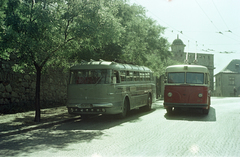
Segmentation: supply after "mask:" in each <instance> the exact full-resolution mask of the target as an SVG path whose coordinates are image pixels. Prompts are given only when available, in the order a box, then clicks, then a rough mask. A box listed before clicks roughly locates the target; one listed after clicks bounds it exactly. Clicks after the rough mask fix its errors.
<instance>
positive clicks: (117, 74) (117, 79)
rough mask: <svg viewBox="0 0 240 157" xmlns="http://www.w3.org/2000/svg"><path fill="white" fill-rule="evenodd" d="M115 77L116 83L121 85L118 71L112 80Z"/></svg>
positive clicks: (114, 72)
mask: <svg viewBox="0 0 240 157" xmlns="http://www.w3.org/2000/svg"><path fill="white" fill-rule="evenodd" d="M113 77H116V83H120V80H119V72H118V71H116V70H114V71H113V74H112V80H113Z"/></svg>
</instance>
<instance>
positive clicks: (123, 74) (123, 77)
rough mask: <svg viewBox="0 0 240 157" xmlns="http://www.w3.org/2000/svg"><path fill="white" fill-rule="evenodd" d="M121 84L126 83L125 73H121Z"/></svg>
mask: <svg viewBox="0 0 240 157" xmlns="http://www.w3.org/2000/svg"><path fill="white" fill-rule="evenodd" d="M120 77H121V82H123V81H126V80H125V79H126V76H125V71H121V72H120Z"/></svg>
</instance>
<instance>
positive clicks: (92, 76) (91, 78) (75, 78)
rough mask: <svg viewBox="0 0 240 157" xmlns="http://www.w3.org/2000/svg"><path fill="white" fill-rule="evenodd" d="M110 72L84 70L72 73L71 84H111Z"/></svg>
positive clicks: (104, 70)
mask: <svg viewBox="0 0 240 157" xmlns="http://www.w3.org/2000/svg"><path fill="white" fill-rule="evenodd" d="M110 80H111V79H110V70H106V69H83V70H73V71H71V72H70V84H109V83H110Z"/></svg>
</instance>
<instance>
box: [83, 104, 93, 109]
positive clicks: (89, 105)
mask: <svg viewBox="0 0 240 157" xmlns="http://www.w3.org/2000/svg"><path fill="white" fill-rule="evenodd" d="M81 108H92V104H81Z"/></svg>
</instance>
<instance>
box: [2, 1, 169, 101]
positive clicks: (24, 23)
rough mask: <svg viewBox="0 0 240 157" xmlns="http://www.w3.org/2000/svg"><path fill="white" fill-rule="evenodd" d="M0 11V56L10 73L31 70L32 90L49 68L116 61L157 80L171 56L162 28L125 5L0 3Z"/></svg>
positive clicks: (136, 7) (111, 2) (99, 2)
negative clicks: (7, 61) (139, 67)
mask: <svg viewBox="0 0 240 157" xmlns="http://www.w3.org/2000/svg"><path fill="white" fill-rule="evenodd" d="M0 8H1V10H0V26H1V27H0V52H1V53H0V57H4V58H5V59H7V58H9V56H10V54H14V56H16V57H17V60H18V61H19V63H18V64H17V65H15V66H14V67H13V68H14V69H15V70H18V71H21V68H22V67H27V68H30V69H31V68H32V69H34V70H33V72H36V74H37V79H36V80H37V81H38V80H39V84H37V86H40V77H41V72H42V70H43V71H44V69H45V68H47V67H49V66H66V65H67V64H68V63H69V62H76V61H78V62H79V61H81V60H82V59H84V60H89V59H95V60H98V59H100V58H101V59H104V60H115V59H117V60H124V61H126V62H132V63H135V64H139V65H145V66H148V67H149V68H151V69H152V70H154V71H155V72H156V75H159V74H161V73H162V69H163V67H164V66H166V65H167V59H168V57H169V56H170V55H171V54H170V53H169V51H168V48H169V43H168V42H167V40H166V39H165V38H163V37H161V35H162V34H163V33H164V29H165V28H163V27H161V26H160V25H157V24H156V22H155V21H154V20H152V19H150V18H148V17H147V16H146V12H145V9H144V8H143V7H141V6H137V5H130V4H128V3H126V1H125V0H115V1H112V0H3V1H1V2H0ZM36 89H37V90H36V93H37V94H36V97H38V96H39V95H38V94H39V91H40V88H39V89H38V88H36Z"/></svg>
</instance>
